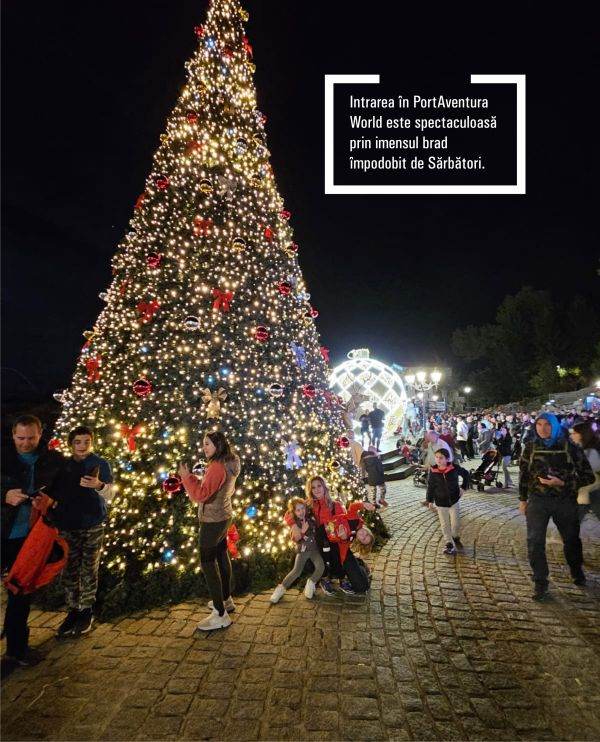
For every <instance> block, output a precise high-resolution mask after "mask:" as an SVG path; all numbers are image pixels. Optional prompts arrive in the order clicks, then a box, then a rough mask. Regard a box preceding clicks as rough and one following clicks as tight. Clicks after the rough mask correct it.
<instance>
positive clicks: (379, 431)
mask: <svg viewBox="0 0 600 742" xmlns="http://www.w3.org/2000/svg"><path fill="white" fill-rule="evenodd" d="M382 435H383V426H381V427H377V428H373V445H374V446H375V448H379V445H380V443H381V436H382Z"/></svg>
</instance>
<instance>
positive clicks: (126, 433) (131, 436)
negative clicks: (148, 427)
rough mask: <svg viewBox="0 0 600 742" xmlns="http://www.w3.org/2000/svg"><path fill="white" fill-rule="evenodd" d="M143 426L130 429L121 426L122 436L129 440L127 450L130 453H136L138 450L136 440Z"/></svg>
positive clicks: (126, 426)
mask: <svg viewBox="0 0 600 742" xmlns="http://www.w3.org/2000/svg"><path fill="white" fill-rule="evenodd" d="M142 430H143V426H142V425H134V426H133V427H131V428H130V427H129V426H128V425H121V436H122V437H123V438H125V439H126V440H127V448H128V449H129V450H130V451H135V449H136V448H137V446H136V443H135V439H136V438H137V436H138V435H139V434H140V433H141V432H142Z"/></svg>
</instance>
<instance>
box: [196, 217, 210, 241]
mask: <svg viewBox="0 0 600 742" xmlns="http://www.w3.org/2000/svg"><path fill="white" fill-rule="evenodd" d="M212 228H213V220H212V219H210V218H208V219H203V218H202V217H201V216H197V217H196V218H195V219H194V234H195V235H196V237H205V236H206V235H207V234H210V232H211V231H212Z"/></svg>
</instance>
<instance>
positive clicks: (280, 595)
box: [269, 585, 285, 604]
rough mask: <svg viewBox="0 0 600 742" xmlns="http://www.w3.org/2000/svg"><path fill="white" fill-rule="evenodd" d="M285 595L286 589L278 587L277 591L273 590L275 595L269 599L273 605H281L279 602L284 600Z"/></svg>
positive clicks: (281, 586)
mask: <svg viewBox="0 0 600 742" xmlns="http://www.w3.org/2000/svg"><path fill="white" fill-rule="evenodd" d="M284 593H285V587H284V586H283V585H277V587H276V588H275V590H273V595H271V597H270V598H269V601H270V602H271V603H273V604H275V603H279V601H280V600H281V599H282V598H283V594H284Z"/></svg>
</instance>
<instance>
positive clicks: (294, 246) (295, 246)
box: [288, 242, 298, 252]
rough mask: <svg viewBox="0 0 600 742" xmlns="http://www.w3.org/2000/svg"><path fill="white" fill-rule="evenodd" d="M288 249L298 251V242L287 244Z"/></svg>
mask: <svg viewBox="0 0 600 742" xmlns="http://www.w3.org/2000/svg"><path fill="white" fill-rule="evenodd" d="M288 250H289V251H290V252H298V243H297V242H292V244H291V245H288Z"/></svg>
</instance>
